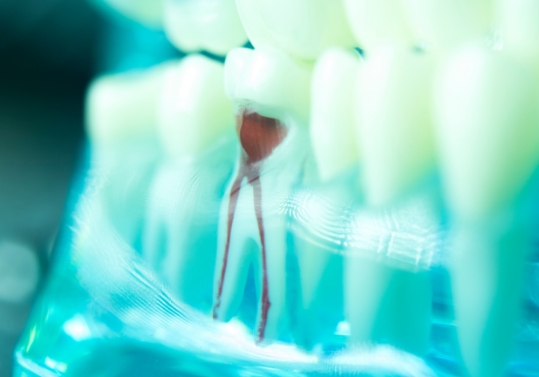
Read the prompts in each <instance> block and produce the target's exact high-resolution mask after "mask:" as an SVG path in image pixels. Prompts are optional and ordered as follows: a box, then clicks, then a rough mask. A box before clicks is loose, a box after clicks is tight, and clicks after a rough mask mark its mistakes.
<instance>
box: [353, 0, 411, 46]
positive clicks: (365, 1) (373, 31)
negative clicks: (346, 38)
mask: <svg viewBox="0 0 539 377" xmlns="http://www.w3.org/2000/svg"><path fill="white" fill-rule="evenodd" d="M343 1H344V6H345V10H346V15H347V17H348V21H349V24H350V26H351V28H352V31H353V32H354V36H355V38H356V40H357V42H358V43H359V46H360V47H361V48H363V49H365V50H366V51H367V54H368V53H369V51H370V50H372V49H374V48H376V47H378V46H381V45H386V44H393V45H394V44H397V45H403V46H405V47H407V48H411V47H413V45H414V42H415V40H414V37H413V34H412V32H411V30H410V27H409V26H408V22H407V19H406V14H405V13H404V10H403V7H402V5H401V0H343Z"/></svg>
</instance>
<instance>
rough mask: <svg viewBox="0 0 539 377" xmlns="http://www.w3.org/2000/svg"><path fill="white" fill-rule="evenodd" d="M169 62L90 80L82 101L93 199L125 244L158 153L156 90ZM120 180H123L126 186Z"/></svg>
mask: <svg viewBox="0 0 539 377" xmlns="http://www.w3.org/2000/svg"><path fill="white" fill-rule="evenodd" d="M168 67H169V64H163V65H160V66H158V67H156V68H152V69H150V70H148V71H144V72H133V73H125V74H119V75H112V76H105V77H102V78H100V79H97V80H96V81H94V82H93V83H92V85H91V87H90V89H89V92H88V95H87V102H86V125H87V131H88V133H89V135H90V140H91V142H92V152H93V154H92V162H91V163H92V169H93V171H95V172H96V173H95V174H96V175H95V176H93V178H94V180H95V182H96V183H100V184H101V186H100V189H99V192H98V194H99V197H100V198H99V201H100V203H101V204H102V205H103V208H104V210H105V211H106V213H107V216H108V219H109V220H110V221H111V223H112V225H113V226H114V227H115V230H116V231H118V232H119V234H120V236H121V237H123V239H124V240H126V242H127V243H129V244H130V245H134V244H135V242H136V240H137V239H139V235H140V227H141V226H142V221H143V217H144V216H143V215H144V210H145V208H144V203H145V199H146V197H147V189H148V186H149V181H150V177H151V175H152V174H153V171H154V166H155V163H156V160H157V157H158V155H159V147H158V144H157V135H156V128H157V127H156V126H157V117H158V116H157V113H158V107H159V105H158V102H159V94H160V92H161V90H162V85H163V80H164V78H165V74H166V71H167V70H168ZM126 182H129V185H128V186H127V187H126Z"/></svg>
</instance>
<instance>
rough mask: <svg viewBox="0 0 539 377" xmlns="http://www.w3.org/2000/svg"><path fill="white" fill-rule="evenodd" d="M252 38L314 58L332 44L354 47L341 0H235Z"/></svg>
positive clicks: (257, 42) (258, 45) (255, 42)
mask: <svg viewBox="0 0 539 377" xmlns="http://www.w3.org/2000/svg"><path fill="white" fill-rule="evenodd" d="M236 4H237V6H238V10H239V12H240V17H241V19H242V22H243V24H244V26H245V29H246V31H247V34H248V36H249V39H250V41H251V42H252V43H253V45H254V46H255V47H256V48H257V49H258V48H261V47H273V48H277V49H280V50H283V51H285V52H286V53H288V54H290V55H292V56H294V57H296V58H299V59H304V60H314V59H316V57H317V56H318V55H319V54H320V53H322V52H323V51H324V50H325V49H327V48H328V47H331V46H342V47H353V46H354V44H355V43H354V40H353V37H352V33H351V31H350V29H349V26H348V24H347V22H346V16H345V13H344V10H343V7H342V4H341V2H340V1H334V0H321V1H310V0H299V1H294V2H290V1H287V0H254V1H253V0H236Z"/></svg>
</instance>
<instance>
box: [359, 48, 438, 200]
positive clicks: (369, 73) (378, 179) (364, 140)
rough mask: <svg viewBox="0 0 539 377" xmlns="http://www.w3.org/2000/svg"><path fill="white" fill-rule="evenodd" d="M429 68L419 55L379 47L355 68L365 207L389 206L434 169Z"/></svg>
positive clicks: (429, 61)
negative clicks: (357, 76)
mask: <svg viewBox="0 0 539 377" xmlns="http://www.w3.org/2000/svg"><path fill="white" fill-rule="evenodd" d="M432 66H433V64H432V62H431V60H430V59H429V58H428V57H427V56H425V55H416V54H413V53H411V52H409V51H408V50H406V49H400V48H394V47H391V46H384V47H381V48H378V49H376V50H374V51H372V53H370V54H369V56H368V58H367V59H366V61H365V63H364V65H363V66H362V68H361V70H360V74H359V81H358V102H359V103H358V106H357V120H358V127H359V146H360V148H359V149H360V151H361V161H362V172H363V182H362V183H363V186H364V189H365V195H366V199H367V202H368V204H369V205H375V206H383V205H386V204H389V203H391V202H393V201H394V200H396V199H398V198H399V197H400V196H401V195H403V194H404V193H405V192H406V191H408V190H409V189H411V188H412V187H413V186H414V185H416V184H417V182H418V181H419V180H421V179H422V178H423V177H425V175H426V173H427V172H428V171H429V170H430V169H432V168H433V167H434V163H435V147H434V136H433V132H434V130H433V126H432V120H431V111H430V108H431V106H430V91H431V81H432V80H431V77H432V75H431V72H432Z"/></svg>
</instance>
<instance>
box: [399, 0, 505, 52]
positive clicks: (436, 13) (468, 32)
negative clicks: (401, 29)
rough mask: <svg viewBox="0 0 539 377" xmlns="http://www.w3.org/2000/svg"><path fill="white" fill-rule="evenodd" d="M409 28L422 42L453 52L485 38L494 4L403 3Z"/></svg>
mask: <svg viewBox="0 0 539 377" xmlns="http://www.w3.org/2000/svg"><path fill="white" fill-rule="evenodd" d="M402 1H403V3H404V6H405V9H406V12H407V14H408V17H409V20H410V26H411V27H412V28H413V30H414V31H415V33H416V35H417V36H418V38H419V39H421V41H423V42H427V43H429V44H431V45H433V46H434V47H436V48H453V47H456V46H458V45H459V44H462V43H463V42H467V41H469V40H473V39H478V38H481V37H483V38H485V37H486V35H487V32H488V31H489V27H490V26H491V22H492V13H493V12H492V11H493V3H494V2H495V0H402Z"/></svg>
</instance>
